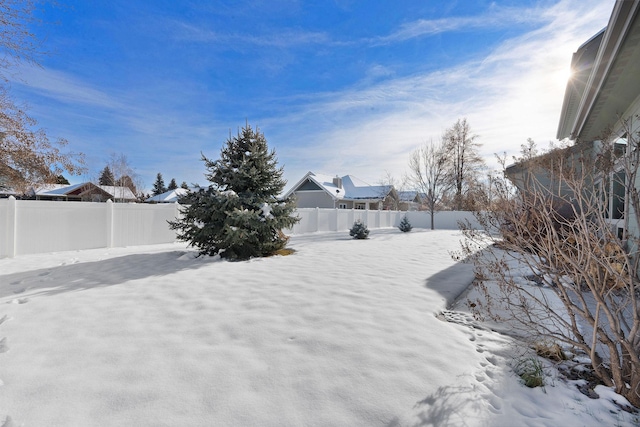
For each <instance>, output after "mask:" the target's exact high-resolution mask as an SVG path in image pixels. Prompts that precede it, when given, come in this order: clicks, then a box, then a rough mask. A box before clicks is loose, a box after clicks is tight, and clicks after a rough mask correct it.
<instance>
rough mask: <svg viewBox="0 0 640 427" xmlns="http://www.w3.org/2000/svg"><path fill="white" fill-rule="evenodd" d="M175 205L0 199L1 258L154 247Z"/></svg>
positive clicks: (420, 216) (331, 213) (349, 219)
mask: <svg viewBox="0 0 640 427" xmlns="http://www.w3.org/2000/svg"><path fill="white" fill-rule="evenodd" d="M179 209H180V207H179V205H177V204H159V205H144V204H135V203H133V204H120V203H111V202H107V203H89V202H52V201H38V200H15V199H13V198H9V199H0V258H3V257H12V256H15V255H25V254H33V253H44V252H59V251H71V250H81V249H94V248H106V247H123V246H137V245H153V244H160V243H171V242H175V241H176V233H175V231H173V230H170V229H169V225H168V223H167V221H171V220H174V219H175V218H176V217H178V216H179V215H180V212H179ZM296 215H298V216H299V217H300V218H301V220H300V222H299V223H297V224H296V225H294V226H293V228H292V229H289V230H285V232H286V233H287V234H304V233H313V232H318V231H320V232H323V231H325V232H326V231H345V232H346V231H348V230H349V229H350V228H351V227H352V226H353V223H354V222H355V221H356V220H358V219H359V220H361V221H362V222H364V223H365V224H367V227H369V228H370V229H376V228H388V227H397V226H398V225H399V224H400V221H401V220H402V218H403V217H404V216H405V215H406V216H407V218H408V219H409V222H411V225H412V226H413V227H416V228H430V227H431V219H430V215H429V213H428V212H415V211H412V212H401V211H378V210H358V209H321V208H315V209H298V210H297V211H296ZM465 219H468V220H470V221H471V223H472V224H473V225H474V226H477V224H476V222H475V220H474V218H473V215H472V214H471V212H451V211H446V212H437V213H436V215H435V228H436V229H451V230H454V229H457V228H458V221H461V220H465Z"/></svg>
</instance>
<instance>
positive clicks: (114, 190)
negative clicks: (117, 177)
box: [98, 185, 136, 200]
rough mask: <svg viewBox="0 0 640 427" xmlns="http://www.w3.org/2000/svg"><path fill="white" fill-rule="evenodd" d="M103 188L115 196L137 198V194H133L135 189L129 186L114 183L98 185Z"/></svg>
mask: <svg viewBox="0 0 640 427" xmlns="http://www.w3.org/2000/svg"><path fill="white" fill-rule="evenodd" d="M98 187H100V188H101V189H102V190H104V191H106V192H107V193H109V194H111V195H112V196H113V197H115V198H118V199H127V200H135V199H136V195H135V194H133V191H131V189H130V188H129V187H120V186H113V185H98Z"/></svg>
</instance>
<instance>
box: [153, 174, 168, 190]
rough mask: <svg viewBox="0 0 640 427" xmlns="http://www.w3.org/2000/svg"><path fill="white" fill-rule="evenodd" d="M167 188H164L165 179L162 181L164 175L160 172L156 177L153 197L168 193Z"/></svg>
mask: <svg viewBox="0 0 640 427" xmlns="http://www.w3.org/2000/svg"><path fill="white" fill-rule="evenodd" d="M166 192H167V187H165V186H164V179H162V174H161V173H160V172H158V175H157V176H156V182H154V183H153V195H154V196H157V195H158V194H162V193H166Z"/></svg>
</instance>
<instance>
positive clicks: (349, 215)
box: [286, 208, 477, 234]
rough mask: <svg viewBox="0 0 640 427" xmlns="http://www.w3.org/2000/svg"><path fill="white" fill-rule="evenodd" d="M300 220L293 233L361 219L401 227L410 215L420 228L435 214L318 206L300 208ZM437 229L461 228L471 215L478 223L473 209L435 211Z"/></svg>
mask: <svg viewBox="0 0 640 427" xmlns="http://www.w3.org/2000/svg"><path fill="white" fill-rule="evenodd" d="M296 214H297V215H298V217H300V222H299V223H297V224H296V225H294V226H293V228H292V229H289V230H286V232H287V233H289V234H304V233H314V232H316V231H348V230H349V229H351V227H352V226H353V223H354V222H355V221H356V220H358V219H359V220H361V221H362V222H363V223H365V224H366V225H367V227H368V228H370V229H375V228H388V227H397V226H398V225H400V221H402V218H403V217H404V216H405V215H406V216H407V218H408V219H409V222H410V223H411V225H412V226H413V227H416V228H431V216H430V214H429V213H428V212H424V211H410V212H404V211H378V210H359V209H318V208H311V209H309V208H307V209H298V210H297V211H296ZM434 219H435V228H436V229H448V230H456V229H458V221H463V220H465V219H468V220H469V221H471V223H472V224H474V225H475V226H477V223H476V221H475V219H474V217H473V214H472V213H471V212H460V211H442V212H436V214H435V218H434Z"/></svg>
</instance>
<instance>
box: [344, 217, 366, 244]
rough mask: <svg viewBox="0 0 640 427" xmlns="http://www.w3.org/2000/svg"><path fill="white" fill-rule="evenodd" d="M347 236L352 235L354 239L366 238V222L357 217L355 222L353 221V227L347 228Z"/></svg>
mask: <svg viewBox="0 0 640 427" xmlns="http://www.w3.org/2000/svg"><path fill="white" fill-rule="evenodd" d="M349 236H351V237H353V238H354V239H366V238H367V237H369V229H368V228H367V226H366V224H364V223H363V222H362V221H360V220H359V219H357V220H356V222H354V223H353V227H351V230H349Z"/></svg>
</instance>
